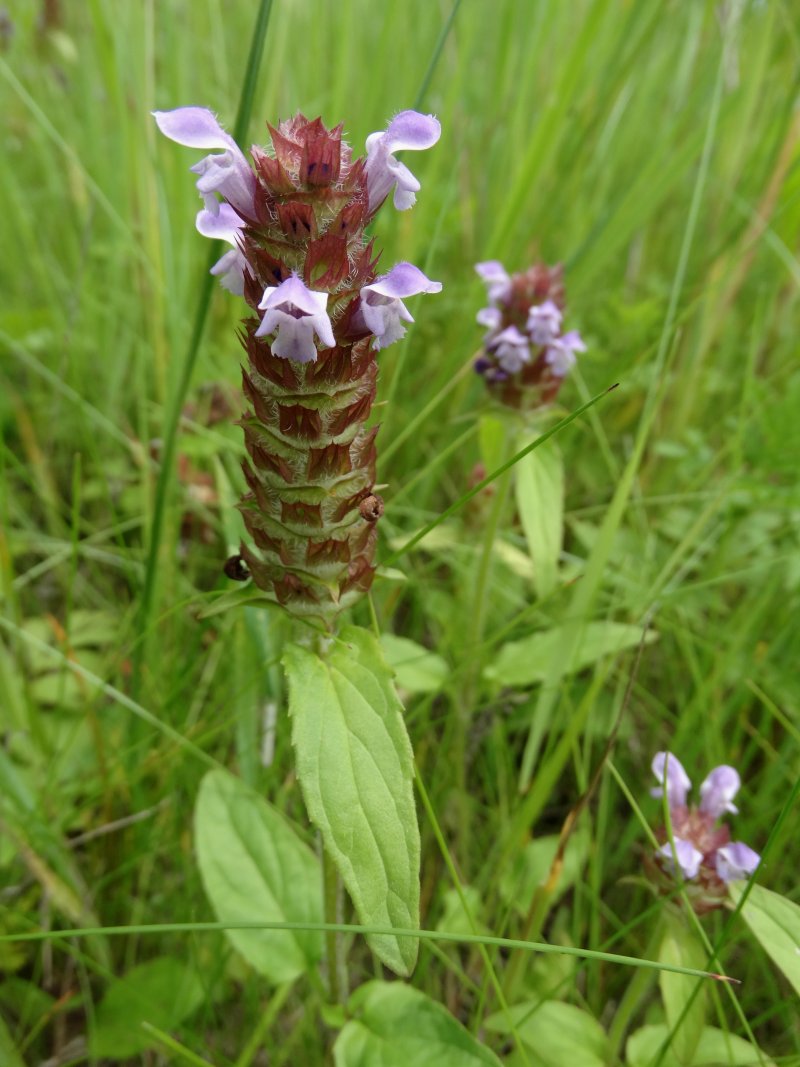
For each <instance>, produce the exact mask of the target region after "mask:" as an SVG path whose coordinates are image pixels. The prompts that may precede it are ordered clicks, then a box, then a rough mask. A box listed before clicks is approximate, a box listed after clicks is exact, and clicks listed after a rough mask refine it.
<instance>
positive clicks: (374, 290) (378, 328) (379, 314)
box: [360, 263, 442, 349]
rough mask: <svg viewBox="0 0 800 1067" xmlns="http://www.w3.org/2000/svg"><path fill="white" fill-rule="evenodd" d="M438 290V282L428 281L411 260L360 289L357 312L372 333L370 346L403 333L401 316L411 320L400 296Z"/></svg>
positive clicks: (381, 344) (382, 344) (389, 341)
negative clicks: (373, 340) (372, 341)
mask: <svg viewBox="0 0 800 1067" xmlns="http://www.w3.org/2000/svg"><path fill="white" fill-rule="evenodd" d="M441 291H442V283H441V282H433V281H431V280H430V278H427V277H426V276H425V275H424V274H423V273H422V271H421V270H420V269H419V268H418V267H415V266H414V264H413V263H398V264H397V266H395V267H392V269H391V270H390V271H389V273H388V274H383V275H381V277H380V278H376V279H375V281H374V282H372V284H371V285H365V286H364V287H363V289H362V290H361V304H360V311H361V314H362V316H363V318H364V323H365V324H366V326H367V328H368V329H369V330H370V331H371V332H372V333H373V334H374V335H375V342H374V347H375V348H376V349H381V348H386V346H387V345H390V344H393V342H395V341H398V340H399V339H400V338H401V337H403V336H404V335H405V332H406V330H405V327H404V326H403V325H402V324H401V322H400V320H401V319H404V320H405V321H406V322H413V321H414V319H413V317H412V316H411V314H410V313H409V310H408V308H407V307H406V306H405V304H404V303H403V301H402V299H401V298H402V297H409V296H416V295H417V294H418V293H440V292H441Z"/></svg>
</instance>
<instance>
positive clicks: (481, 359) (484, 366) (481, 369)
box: [472, 356, 492, 374]
mask: <svg viewBox="0 0 800 1067" xmlns="http://www.w3.org/2000/svg"><path fill="white" fill-rule="evenodd" d="M491 366H492V361H491V360H490V359H487V358H486V356H478V358H477V359H476V360H475V362H474V363H473V364H472V369H473V370H474V371H475V373H476V374H486V372H487V371H488V370H489V369H490V368H491Z"/></svg>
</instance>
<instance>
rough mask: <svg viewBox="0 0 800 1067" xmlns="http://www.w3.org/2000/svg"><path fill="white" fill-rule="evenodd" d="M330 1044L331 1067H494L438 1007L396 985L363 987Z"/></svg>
mask: <svg viewBox="0 0 800 1067" xmlns="http://www.w3.org/2000/svg"><path fill="white" fill-rule="evenodd" d="M349 1007H350V1010H351V1012H352V1013H353V1014H354V1015H355V1016H357V1017H356V1018H354V1019H351V1020H350V1021H349V1022H348V1023H346V1024H345V1027H344V1029H343V1030H342V1032H341V1033H340V1034H339V1036H338V1038H337V1039H336V1044H335V1045H334V1048H333V1058H334V1063H335V1065H336V1067H378V1065H380V1067H431V1064H436V1067H500V1060H499V1059H498V1058H497V1056H495V1054H494V1053H493V1052H492V1051H491V1049H488V1048H486V1046H485V1045H481V1044H480V1042H478V1041H476V1040H475V1038H474V1037H473V1036H472V1035H471V1034H470V1033H468V1032H467V1031H466V1030H465V1029H464V1027H463V1026H462V1025H461V1023H459V1022H457V1021H456V1019H454V1018H453V1016H452V1015H451V1014H450V1013H449V1012H448V1011H447V1009H446V1008H444V1007H443V1006H442V1005H441V1004H437V1003H436V1001H433V1000H431V999H430V998H429V997H427V996H425V994H424V993H420V992H419V990H417V989H412V988H411V987H410V986H406V985H402V984H401V983H400V982H392V983H388V982H368V983H367V984H366V985H364V986H362V987H361V988H360V989H359V990H358V991H357V992H356V993H355V994H354V995H353V996H352V997H351V998H350V1004H349Z"/></svg>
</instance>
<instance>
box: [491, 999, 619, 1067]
mask: <svg viewBox="0 0 800 1067" xmlns="http://www.w3.org/2000/svg"><path fill="white" fill-rule="evenodd" d="M512 1026H513V1028H514V1030H515V1031H516V1033H517V1034H518V1035H519V1037H520V1039H521V1040H522V1042H523V1043H524V1044H525V1045H526V1046H527V1048H529V1049H531V1051H533V1052H534V1053H535V1054H536V1060H535V1062H536V1064H541V1065H545V1067H564V1064H580V1067H603V1065H604V1064H605V1063H606V1062H607V1057H608V1041H607V1040H606V1034H605V1031H604V1030H603V1028H602V1026H601V1025H600V1023H598V1022H597V1020H596V1019H595V1018H593V1016H591V1015H589V1013H588V1012H586V1011H583V1010H582V1009H581V1008H577V1007H575V1005H574V1004H564V1003H563V1002H562V1001H559V1000H545V1001H540V1002H539V1003H538V1004H537V1003H530V1004H515V1005H514V1006H513V1007H512V1008H510V1009H509V1010H508V1012H502V1011H498V1012H496V1013H495V1014H494V1015H491V1016H490V1017H489V1018H488V1019H487V1020H486V1029H487V1030H492V1031H494V1032H495V1033H499V1034H510V1033H511V1032H512Z"/></svg>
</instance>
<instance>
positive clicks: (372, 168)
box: [365, 111, 442, 212]
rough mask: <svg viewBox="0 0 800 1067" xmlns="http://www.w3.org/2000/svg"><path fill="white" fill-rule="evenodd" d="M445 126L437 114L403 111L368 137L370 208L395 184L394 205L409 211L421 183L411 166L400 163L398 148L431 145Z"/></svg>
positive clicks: (376, 206)
mask: <svg viewBox="0 0 800 1067" xmlns="http://www.w3.org/2000/svg"><path fill="white" fill-rule="evenodd" d="M441 132H442V127H441V126H440V125H439V122H438V120H437V119H435V118H434V117H433V115H421V114H420V113H419V112H418V111H401V112H400V114H399V115H395V117H394V118H393V119H392V121H391V122H390V123H389V125H388V126H387V128H386V130H385V131H384V132H383V133H371V134H370V135H369V137H368V138H367V162H366V166H365V172H366V175H367V192H368V195H369V210H370V211H371V212H372V211H375V210H376V208H378V207H380V205H381V204H382V203H383V201H384V200H385V199H386V197H387V196H388V195H389V193H390V192H391V190H392V187H393V186H394V187H395V189H394V206H395V207H396V208H397V209H398V211H405V210H406V209H407V208H410V207H412V206H413V205H414V203H415V202H416V199H417V197H416V193H418V192H419V190H420V184H419V182H418V181H417V179H416V178H415V177H414V175H413V174H412V173H411V171H410V170H409V169H408V167H406V166H405V164H403V163H399V162H398V161H397V160H396V159H395V158H394V155H393V153H394V152H401V151H407V150H409V149H413V150H415V151H420V150H421V149H423V148H431V147H432V146H433V145H435V144H436V142H437V141H438V140H439V137H440V136H441Z"/></svg>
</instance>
